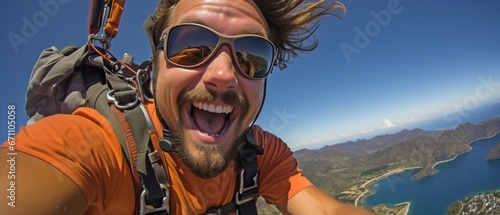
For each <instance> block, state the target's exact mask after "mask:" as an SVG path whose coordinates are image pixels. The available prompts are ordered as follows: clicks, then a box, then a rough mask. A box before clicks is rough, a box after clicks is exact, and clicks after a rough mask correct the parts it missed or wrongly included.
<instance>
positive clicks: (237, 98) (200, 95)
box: [177, 89, 249, 110]
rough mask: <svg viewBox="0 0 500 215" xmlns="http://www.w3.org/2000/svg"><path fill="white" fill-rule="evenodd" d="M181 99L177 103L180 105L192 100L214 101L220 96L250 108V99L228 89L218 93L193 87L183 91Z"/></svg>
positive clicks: (244, 107)
mask: <svg viewBox="0 0 500 215" xmlns="http://www.w3.org/2000/svg"><path fill="white" fill-rule="evenodd" d="M179 98H180V101H179V102H178V103H177V104H179V105H181V104H184V102H186V101H190V102H212V101H215V100H217V99H218V98H220V100H221V101H222V102H223V103H225V104H227V105H231V106H236V107H239V108H240V109H242V110H248V106H249V105H248V101H247V99H245V97H243V96H242V95H240V94H238V93H236V92H234V91H227V92H224V93H221V94H219V93H216V92H213V91H210V90H207V89H193V90H189V91H186V92H184V93H183V95H182V96H180V97H179Z"/></svg>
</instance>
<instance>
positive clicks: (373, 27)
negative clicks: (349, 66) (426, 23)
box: [339, 0, 403, 63]
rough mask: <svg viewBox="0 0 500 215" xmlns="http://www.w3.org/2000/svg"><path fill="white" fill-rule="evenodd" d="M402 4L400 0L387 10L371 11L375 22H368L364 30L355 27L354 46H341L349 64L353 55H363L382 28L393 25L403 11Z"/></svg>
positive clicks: (395, 0)
mask: <svg viewBox="0 0 500 215" xmlns="http://www.w3.org/2000/svg"><path fill="white" fill-rule="evenodd" d="M400 3H401V2H400V1H399V0H390V1H389V2H388V3H387V9H386V10H384V9H382V10H379V11H378V12H377V11H374V10H371V11H370V14H371V16H372V17H373V19H374V20H371V21H369V22H367V23H366V24H365V27H364V29H361V28H360V27H359V26H355V27H354V32H355V33H356V34H355V35H354V38H353V45H351V44H349V43H347V42H345V41H343V42H341V43H340V45H339V46H340V50H341V51H342V54H344V57H345V60H346V61H347V63H351V61H352V60H351V56H352V55H353V54H359V53H361V50H362V49H364V48H366V47H367V46H368V45H370V43H371V39H372V38H374V37H376V36H378V35H379V34H380V32H381V31H382V28H385V27H387V26H388V25H389V24H390V23H391V21H392V16H393V15H396V14H399V13H401V11H403V6H401V4H400Z"/></svg>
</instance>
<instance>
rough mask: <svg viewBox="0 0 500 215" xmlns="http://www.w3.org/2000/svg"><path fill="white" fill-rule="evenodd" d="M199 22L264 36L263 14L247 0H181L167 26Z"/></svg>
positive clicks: (226, 30)
mask: <svg viewBox="0 0 500 215" xmlns="http://www.w3.org/2000/svg"><path fill="white" fill-rule="evenodd" d="M179 23H199V24H203V25H206V26H208V27H210V28H213V29H215V30H216V31H218V32H220V33H222V34H226V35H237V34H258V35H261V36H264V37H267V36H268V29H269V28H268V26H267V22H266V21H265V18H264V15H262V13H261V11H260V10H259V8H258V7H257V5H255V3H254V2H253V1H251V0H181V1H179V3H178V4H177V5H176V7H175V8H174V10H173V12H172V15H171V16H170V19H169V26H171V25H175V24H179Z"/></svg>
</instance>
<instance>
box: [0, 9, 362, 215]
mask: <svg viewBox="0 0 500 215" xmlns="http://www.w3.org/2000/svg"><path fill="white" fill-rule="evenodd" d="M298 3H300V1H280V2H274V1H269V0H264V1H255V2H254V1H251V0H181V1H179V2H171V1H162V2H161V3H160V6H159V7H158V8H157V10H156V11H155V14H154V15H153V18H154V19H155V21H156V24H155V28H154V29H155V32H154V38H155V40H156V41H157V42H156V43H157V44H156V46H157V50H155V52H154V60H153V62H154V82H153V88H154V96H155V101H154V103H153V102H151V103H149V104H146V106H147V109H148V111H149V112H150V115H151V116H152V117H153V121H154V122H153V123H154V124H155V127H156V130H158V131H161V130H162V127H163V128H166V129H168V130H169V132H170V135H169V136H170V141H171V142H172V145H173V147H174V149H175V150H174V152H170V153H165V154H164V156H165V157H166V160H167V164H166V165H167V168H168V174H169V178H170V182H171V187H170V188H169V190H170V193H171V194H170V204H169V206H170V211H171V214H204V213H206V211H207V210H208V209H210V208H214V207H218V206H222V205H225V204H227V203H229V202H231V201H232V199H233V197H234V193H235V191H236V187H237V185H238V179H237V177H236V176H238V175H237V174H236V172H237V170H238V168H239V166H238V164H237V163H236V162H235V158H236V151H237V149H238V147H239V145H238V143H240V142H241V139H242V138H243V137H244V136H245V134H246V132H247V131H248V130H249V129H251V130H252V131H253V133H254V134H255V136H254V137H255V139H256V142H257V144H259V145H261V146H262V147H263V149H264V154H263V155H259V156H258V168H259V175H258V181H259V195H260V196H262V197H264V198H265V199H266V201H267V202H268V203H270V204H274V205H276V207H277V208H278V209H279V210H280V211H281V212H282V213H284V214H368V212H366V211H363V210H360V209H357V208H355V207H352V206H347V205H344V204H342V203H340V202H338V201H336V200H334V199H332V198H330V197H329V196H328V195H326V194H324V193H323V192H321V191H320V190H319V189H318V188H316V187H314V186H313V185H312V184H311V183H310V182H309V181H308V180H307V179H306V178H305V177H304V176H303V175H302V172H301V170H299V169H298V167H297V162H296V160H295V159H294V158H293V156H292V152H291V151H290V149H289V148H288V147H287V146H286V144H285V143H283V142H282V141H281V140H280V139H278V138H277V137H275V136H273V135H272V134H270V133H267V132H265V131H263V130H262V129H260V128H259V127H257V126H253V127H251V128H249V125H252V122H253V121H254V120H255V118H256V116H257V115H258V113H259V111H260V108H261V106H262V103H263V100H264V93H265V92H264V89H265V84H266V80H265V79H266V77H267V75H268V74H269V73H270V71H271V68H272V66H273V64H274V62H275V61H276V63H277V64H278V65H281V66H284V65H285V63H286V61H287V58H288V57H289V55H293V54H295V51H296V50H308V49H312V48H311V47H302V46H301V42H302V41H303V39H301V38H300V37H298V36H299V34H295V35H294V33H296V32H297V31H300V30H303V28H305V27H306V26H307V25H308V24H309V23H310V22H312V21H314V20H316V18H318V17H319V16H321V15H323V14H325V13H327V12H328V10H329V9H331V8H333V7H336V6H339V5H337V4H334V5H330V6H326V7H325V8H326V9H325V8H324V7H323V5H322V3H323V2H321V3H318V4H312V6H311V7H309V8H300V9H301V10H299V8H295V6H296V5H297V4H298ZM315 10H319V11H320V12H319V13H312V12H313V11H315ZM297 12H302V13H298V15H297ZM315 14H316V15H315ZM211 37H214V38H215V40H210V39H207V38H211ZM217 37H219V42H217ZM306 38H307V37H306ZM214 41H215V42H214ZM271 41H272V43H274V45H273V44H272V43H271ZM198 42H199V44H198ZM211 42H212V43H211ZM207 43H209V44H207ZM210 43H211V44H210ZM196 47H199V48H196ZM255 47H257V48H255ZM275 53H276V54H275ZM155 105H156V106H155ZM156 110H158V112H156ZM156 116H158V118H156ZM6 145H7V144H4V146H3V148H1V151H0V154H1V156H2V158H1V159H2V160H5V159H4V158H5V157H3V156H5V155H6V154H7V152H8V150H7V148H6ZM16 149H17V150H18V152H17V153H18V154H17V157H16V170H17V172H16V179H15V180H16V181H15V183H16V186H15V189H16V190H15V200H16V201H17V202H16V207H15V208H13V207H9V206H8V204H7V203H6V202H5V201H6V199H5V198H3V200H2V201H1V202H2V204H1V205H0V209H1V211H2V213H1V214H29V213H33V214H132V213H133V212H134V207H135V201H136V200H135V199H134V186H133V181H132V178H133V176H132V173H131V170H130V169H129V168H128V166H127V161H126V159H125V157H124V155H123V153H122V151H121V148H120V144H119V143H118V140H117V137H116V135H114V134H113V130H112V128H111V125H110V123H109V122H108V121H107V120H106V119H105V118H104V117H102V116H100V115H99V114H98V113H97V112H96V111H95V110H93V109H90V108H80V109H78V110H77V111H75V112H74V113H73V114H72V115H55V116H52V117H46V118H44V119H42V120H40V121H39V122H37V123H35V124H33V125H31V126H30V127H26V128H23V129H22V130H21V132H20V134H19V135H17V136H16ZM0 172H8V166H7V165H0ZM3 181H4V180H2V190H5V189H8V184H7V186H6V185H5V184H4V182H3ZM5 187H7V188H5ZM7 201H10V200H8V199H7Z"/></svg>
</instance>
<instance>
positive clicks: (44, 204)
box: [0, 148, 87, 214]
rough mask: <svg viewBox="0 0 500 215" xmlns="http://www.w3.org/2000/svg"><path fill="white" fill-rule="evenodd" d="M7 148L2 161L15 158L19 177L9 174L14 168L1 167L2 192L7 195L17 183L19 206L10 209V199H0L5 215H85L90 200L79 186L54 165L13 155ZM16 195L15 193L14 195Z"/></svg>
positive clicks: (29, 156)
mask: <svg viewBox="0 0 500 215" xmlns="http://www.w3.org/2000/svg"><path fill="white" fill-rule="evenodd" d="M8 152H10V151H9V150H8V149H7V148H0V160H1V161H3V162H5V161H6V160H9V159H11V157H15V163H12V164H14V165H13V167H15V170H14V171H15V174H11V175H15V178H11V179H9V178H8V177H7V176H6V175H7V174H8V173H9V171H12V169H11V165H10V164H9V163H7V164H9V165H4V164H3V163H2V164H1V165H0V174H2V175H1V179H0V182H1V183H0V184H1V187H0V190H2V196H4V195H3V194H7V195H10V194H9V193H7V189H9V188H12V187H10V186H11V185H10V184H11V182H13V183H15V186H14V187H15V195H13V196H14V198H15V199H13V200H14V201H15V203H14V205H15V207H12V206H9V205H8V203H9V202H12V201H11V199H9V198H5V197H4V198H0V199H1V200H0V211H2V214H83V212H84V210H85V209H86V208H87V200H86V198H85V196H84V194H83V192H82V191H81V190H80V189H79V188H78V186H77V185H76V184H75V183H74V182H73V181H72V180H70V179H69V178H68V177H67V176H66V175H65V174H63V173H62V172H60V171H59V170H58V169H56V168H55V167H53V166H52V165H50V164H48V163H46V162H45V161H43V160H40V159H38V158H36V157H33V156H31V155H28V154H25V153H22V152H17V155H15V156H10V155H8V154H7V153H8ZM12 194H14V193H12Z"/></svg>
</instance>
